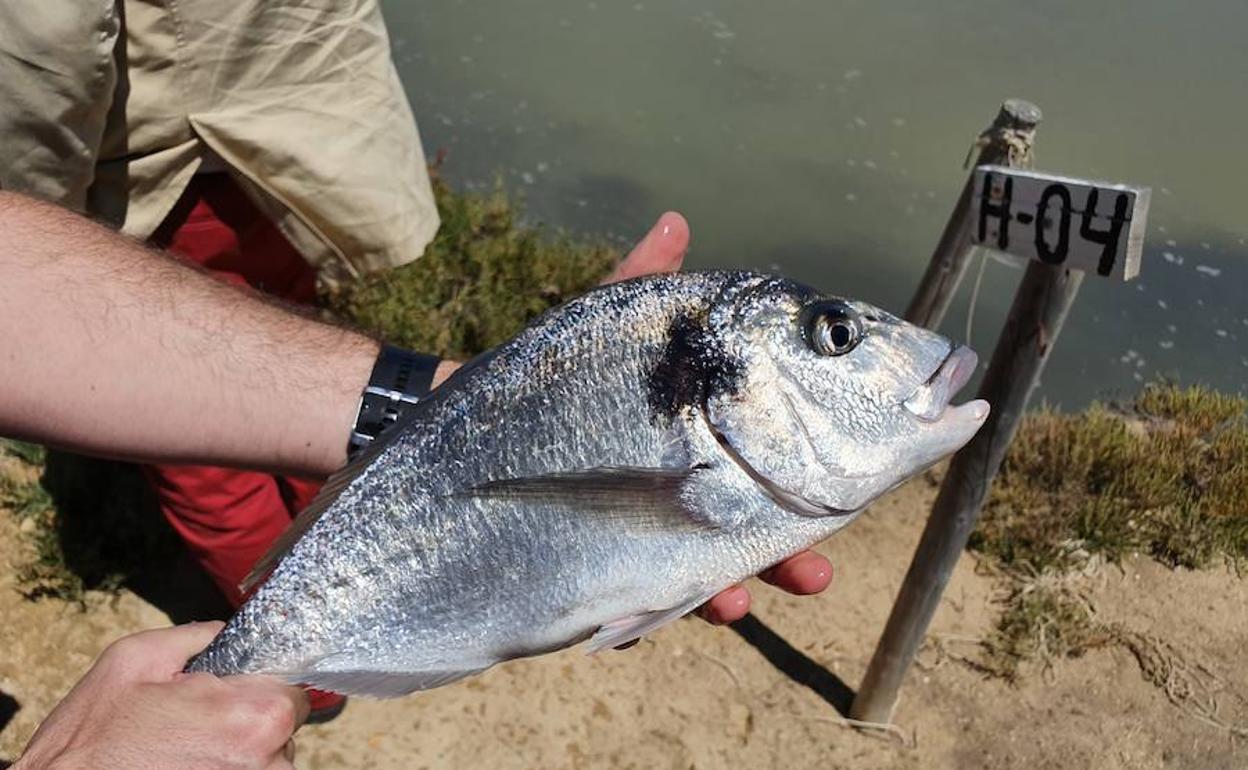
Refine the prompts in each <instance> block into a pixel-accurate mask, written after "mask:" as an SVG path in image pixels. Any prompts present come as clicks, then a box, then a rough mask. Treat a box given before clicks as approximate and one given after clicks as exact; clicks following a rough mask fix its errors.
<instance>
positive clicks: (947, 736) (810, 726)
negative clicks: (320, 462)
mask: <svg viewBox="0 0 1248 770" xmlns="http://www.w3.org/2000/svg"><path fill="white" fill-rule="evenodd" d="M933 495H934V489H933V487H932V485H931V484H930V482H927V481H925V480H919V481H916V482H914V483H912V484H911V485H909V486H907V487H905V488H903V489H901V490H899V491H898V492H897V493H895V494H894V495H892V496H891V497H889V498H887V499H885V500H883V501H881V502H880V503H878V504H877V505H876V506H874V508H873V509H872V510H871V511H870V512H869V513H868V514H867V515H866V516H864V517H863V519H862V520H860V521H859V522H857V523H856V524H854V525H853V526H851V527H850V528H849V529H848V530H847V531H846V532H844V533H842V534H841V535H839V536H837V537H836V538H834V539H833V540H832V541H829V542H828V543H826V544H825V545H824V547H823V550H824V551H825V552H826V553H827V554H828V555H829V556H830V557H831V558H832V559H833V562H834V563H835V565H836V567H837V570H838V572H837V578H836V581H835V583H834V584H833V588H832V589H831V590H829V591H828V592H826V594H825V595H823V596H820V597H813V598H794V597H789V596H784V595H781V594H779V593H777V592H776V591H774V590H772V589H770V588H767V587H765V586H758V587H756V589H755V615H756V616H757V618H758V620H759V621H761V624H765V625H764V626H757V625H755V626H751V627H748V628H747V629H745V630H746V633H745V634H742V633H739V632H738V631H735V630H732V629H726V628H713V627H711V626H709V625H707V624H705V623H703V622H701V621H698V620H683V621H681V622H678V623H676V624H673V625H672V626H670V627H668V628H666V629H663V630H662V631H660V632H658V633H656V634H655V635H654V636H653V637H652V638H650V639H647V640H645V641H643V642H642V643H641V644H640V645H638V646H637V647H635V648H633V649H631V650H628V651H624V652H611V653H609V654H600V655H597V656H592V657H590V656H586V655H585V654H584V653H583V652H581V651H579V650H576V649H573V650H566V651H564V652H562V653H559V654H555V655H549V656H546V657H543V658H540V659H535V660H530V661H517V662H512V663H509V664H506V665H503V666H500V667H496V668H495V669H493V670H491V671H489V672H487V673H486V674H484V675H483V676H480V677H477V678H474V679H470V680H467V681H464V682H460V683H458V684H455V685H453V686H450V687H447V688H443V689H440V690H436V691H432V692H428V693H424V694H418V695H415V696H410V697H407V698H404V699H401V700H398V701H388V702H377V701H372V702H368V701H361V700H354V701H352V703H351V704H350V705H349V707H348V708H347V710H346V712H345V713H344V714H343V715H342V716H341V717H340V718H339V719H338V720H337V721H336V722H334V723H332V724H329V725H324V726H318V727H312V728H305V729H304V730H303V731H301V732H300V733H299V735H298V736H297V743H298V746H299V757H298V765H299V766H300V767H301V768H304V769H305V770H331V769H332V768H377V769H378V770H381V769H383V768H412V769H416V768H481V767H489V768H500V769H501V768H596V767H612V768H672V769H673V770H689V769H690V768H699V769H709V768H729V767H733V768H735V767H750V768H761V767H777V768H815V767H818V768H822V769H827V768H840V767H846V768H848V767H853V768H856V769H859V770H866V769H867V768H894V767H898V768H919V767H922V768H966V767H993V768H996V767H1001V768H1005V767H1021V766H1026V767H1032V768H1047V767H1054V768H1057V767H1060V768H1093V767H1095V768H1154V767H1176V768H1178V767H1181V768H1242V767H1245V766H1248V740H1245V739H1244V738H1236V737H1234V736H1233V735H1232V733H1231V732H1230V731H1228V730H1226V729H1225V728H1223V727H1218V726H1216V725H1213V724H1210V723H1209V722H1208V721H1206V720H1205V719H1202V718H1201V714H1203V715H1205V716H1206V717H1207V716H1208V715H1210V714H1212V715H1213V716H1214V717H1215V718H1216V719H1220V720H1222V721H1224V722H1227V723H1232V724H1237V725H1241V726H1248V702H1246V698H1248V667H1245V666H1244V665H1243V663H1242V662H1241V659H1242V649H1243V644H1244V642H1245V640H1248V582H1245V581H1244V580H1241V579H1239V578H1237V577H1236V576H1234V575H1233V574H1231V573H1229V572H1227V571H1223V570H1219V571H1213V572H1205V573H1186V572H1171V571H1169V570H1166V569H1164V568H1162V567H1160V566H1158V565H1156V564H1155V563H1153V562H1151V561H1147V560H1143V559H1136V560H1132V561H1130V562H1128V563H1126V564H1125V565H1123V567H1122V568H1118V567H1107V568H1105V569H1103V570H1101V571H1100V572H1099V573H1098V574H1097V575H1096V576H1094V577H1092V578H1089V580H1090V581H1091V582H1092V583H1093V584H1094V588H1093V593H1092V596H1093V600H1094V602H1095V605H1096V607H1097V608H1098V611H1099V612H1100V613H1101V614H1102V616H1103V617H1105V618H1107V619H1110V620H1116V621H1119V622H1121V623H1122V624H1123V626H1124V627H1126V628H1128V629H1130V630H1132V631H1134V632H1137V633H1143V634H1149V635H1151V637H1152V638H1155V639H1158V640H1160V641H1161V642H1162V644H1163V649H1164V650H1165V655H1163V656H1162V658H1161V660H1160V661H1153V666H1152V669H1151V670H1153V671H1154V672H1156V671H1158V670H1159V666H1160V670H1161V672H1162V673H1161V674H1160V675H1159V676H1160V677H1161V678H1162V679H1165V678H1166V677H1169V679H1170V682H1171V691H1172V694H1175V691H1176V689H1178V690H1181V689H1182V687H1183V686H1185V684H1190V683H1191V682H1193V681H1194V682H1196V683H1197V684H1198V685H1199V687H1198V688H1197V690H1198V691H1196V692H1191V691H1188V692H1186V693H1185V694H1186V696H1190V697H1188V699H1187V700H1185V701H1182V702H1183V703H1185V704H1186V705H1184V706H1176V705H1175V704H1174V703H1172V701H1171V699H1169V698H1168V697H1167V695H1166V693H1165V692H1164V691H1163V689H1162V688H1161V687H1159V686H1158V685H1156V684H1154V683H1152V682H1150V681H1148V680H1146V678H1145V677H1144V676H1143V675H1142V673H1141V666H1140V663H1139V662H1138V661H1137V657H1136V655H1134V654H1132V653H1131V652H1130V651H1128V650H1126V649H1124V648H1122V647H1117V646H1114V647H1107V648H1104V649H1098V650H1094V651H1092V652H1090V653H1088V654H1087V655H1085V656H1084V657H1082V658H1078V659H1073V660H1065V661H1060V662H1059V663H1058V664H1057V665H1056V666H1054V667H1053V668H1052V669H1051V670H1049V671H1048V673H1047V674H1046V673H1043V672H1041V671H1039V670H1031V671H1029V672H1028V674H1027V675H1026V676H1025V677H1024V678H1023V679H1022V681H1021V683H1020V684H1018V685H1009V684H1006V683H1004V682H1002V681H999V680H994V679H987V678H985V677H984V676H983V675H982V674H980V673H977V672H976V671H975V670H974V669H973V668H972V667H971V666H968V665H966V664H965V663H963V662H960V661H959V660H957V658H958V657H959V656H967V657H974V655H975V652H976V650H975V643H974V640H976V639H979V638H982V637H983V636H985V635H986V634H987V633H988V632H989V631H990V629H991V625H992V622H993V619H994V617H995V613H996V608H995V606H994V598H996V597H997V596H998V592H999V590H1000V589H999V585H998V584H997V583H996V582H995V581H994V580H993V579H992V578H991V577H988V576H986V575H983V574H979V572H981V571H979V570H977V569H976V563H975V560H974V559H973V558H972V557H970V556H967V557H964V558H963V560H962V562H961V564H960V565H959V568H958V570H957V572H956V574H955V575H954V577H953V580H952V583H951V585H950V589H949V591H948V592H947V594H946V597H945V600H944V603H943V605H942V607H941V609H940V612H939V614H938V615H937V618H936V621H935V624H934V627H933V629H932V636H931V637H930V638H929V645H928V647H926V648H925V651H924V653H923V655H922V656H921V664H922V665H921V666H920V667H919V668H918V669H916V670H915V671H914V672H913V674H912V675H911V678H910V680H909V681H908V685H907V687H906V689H905V691H904V694H903V698H902V701H901V704H900V706H899V708H898V711H897V714H896V717H895V722H896V724H897V725H898V727H899V731H898V732H899V735H898V736H887V735H885V736H883V737H882V736H881V735H878V734H866V733H862V732H859V731H856V730H854V729H852V728H849V727H846V726H845V725H844V724H843V723H842V721H841V719H840V717H839V716H838V715H837V712H836V711H835V710H834V708H833V707H832V706H831V705H830V704H829V700H832V701H835V700H836V699H837V698H838V697H840V696H843V695H844V687H845V686H846V685H848V686H851V687H852V686H855V685H856V684H857V682H858V681H859V679H860V678H861V676H862V673H863V671H864V669H865V666H866V663H867V660H868V658H869V656H870V653H871V650H872V647H873V645H874V643H875V640H876V637H877V635H878V633H879V631H880V629H881V628H882V626H883V623H884V619H885V617H886V616H887V613H888V610H889V606H890V603H891V601H892V598H893V596H894V594H895V592H896V590H897V587H898V585H899V583H900V580H901V577H902V574H903V573H904V571H905V569H906V566H907V563H908V561H909V557H910V553H911V550H912V548H913V546H914V543H915V541H916V540H917V537H918V533H919V529H920V527H921V524H922V520H923V516H924V515H925V513H926V510H927V506H928V505H929V504H930V501H931V499H932V497H933ZM16 541H17V538H16V530H15V526H14V524H13V517H11V516H6V515H0V563H4V564H7V563H11V562H12V561H13V560H14V559H17V558H20V554H19V552H18V550H17V547H16V546H15V542H16ZM11 574H12V570H11V569H5V570H3V574H2V575H0V615H2V617H3V619H4V622H3V625H2V626H0V650H3V652H2V653H0V692H2V693H3V694H4V696H7V697H5V698H0V726H2V729H0V759H12V758H13V757H14V756H15V755H16V754H17V752H18V751H19V750H20V747H21V746H22V745H23V743H24V742H25V741H26V739H27V738H28V737H29V735H30V734H31V732H32V731H33V729H34V727H35V726H36V724H37V723H38V721H39V719H40V718H41V717H42V716H43V715H44V714H46V712H47V711H48V710H49V709H50V708H51V706H52V705H53V704H54V703H55V701H56V700H57V699H58V698H59V697H60V695H61V694H63V693H64V692H65V691H66V690H67V689H68V687H69V686H70V685H71V683H72V682H73V681H74V680H75V679H76V678H77V676H79V674H81V672H82V671H83V670H84V669H85V668H86V667H87V666H88V665H89V663H90V661H91V660H92V658H93V657H94V656H95V655H96V654H97V653H98V652H99V651H100V650H101V649H102V648H103V647H104V646H105V645H106V644H107V643H108V642H109V641H111V640H112V639H114V638H116V637H118V636H120V635H122V634H124V633H127V632H129V631H133V630H138V629H142V628H150V627H154V626H159V625H162V624H165V623H166V622H167V619H166V616H165V615H164V614H162V613H161V612H160V611H159V610H157V609H156V608H155V607H153V606H152V605H150V604H147V603H146V602H145V601H143V600H142V599H140V598H139V597H138V596H137V595H135V594H134V593H131V592H128V591H127V592H123V593H122V594H121V595H120V596H119V597H116V598H109V597H103V596H94V597H92V598H91V599H90V601H89V602H88V606H87V609H86V611H81V610H80V609H78V608H77V607H75V606H70V605H65V604H63V603H57V602H52V601H43V602H29V601H26V600H24V599H23V598H22V597H21V596H20V595H19V594H18V593H17V591H16V590H15V588H14V585H13V580H12V578H11ZM765 628H770V629H771V630H772V631H774V632H775V634H778V635H780V636H781V637H783V640H786V641H787V644H788V645H791V648H789V649H788V652H787V658H785V655H786V653H784V652H783V651H781V652H777V650H778V649H781V648H783V647H784V645H783V643H781V644H780V647H777V644H776V642H775V640H774V639H772V640H771V641H770V642H769V643H766V644H762V646H763V647H764V648H766V649H768V650H770V657H771V659H772V660H778V661H779V662H780V663H781V664H782V665H783V666H784V668H787V669H789V670H790V671H793V672H795V673H796V675H797V679H795V678H794V677H793V676H790V674H789V673H786V671H785V670H783V669H782V668H780V667H778V666H777V665H775V664H773V662H772V660H769V659H768V657H767V656H766V655H765V654H764V652H762V651H760V649H759V648H758V647H756V646H755V645H754V644H751V643H750V641H748V640H747V639H746V636H749V637H751V638H753V639H755V640H756V641H757V639H758V637H760V636H765V635H766V631H765ZM932 639H935V640H937V641H936V643H935V644H932V643H930V642H931V640H932ZM1165 645H1168V646H1165ZM938 647H939V648H940V649H938ZM941 649H943V650H945V651H947V652H948V653H951V654H942V653H941ZM1170 664H1172V665H1171V667H1170V668H1165V666H1166V665H1170ZM798 680H802V681H798ZM803 682H806V683H809V686H808V684H806V683H803ZM1189 690H1190V688H1189ZM821 692H822V693H824V694H825V695H826V696H827V698H828V700H825V698H824V697H822V696H821V695H820V693H821ZM1178 694H1180V695H1183V694H1184V693H1178ZM14 701H15V702H16V703H14ZM1192 703H1198V704H1200V708H1194V707H1193V706H1192V705H1191V704H1192ZM5 704H8V705H7V708H6V707H5ZM15 707H16V709H17V710H16V712H15V713H13V709H14V708H15ZM1201 709H1203V711H1202V710H1201ZM6 719H7V724H5V720H6Z"/></svg>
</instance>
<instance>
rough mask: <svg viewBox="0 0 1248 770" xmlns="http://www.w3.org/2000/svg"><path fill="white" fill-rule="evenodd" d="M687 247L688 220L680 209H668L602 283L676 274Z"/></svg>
mask: <svg viewBox="0 0 1248 770" xmlns="http://www.w3.org/2000/svg"><path fill="white" fill-rule="evenodd" d="M688 248H689V223H688V222H687V221H686V220H685V218H684V216H682V215H681V214H680V213H679V212H676V211H668V212H665V213H664V214H663V215H662V216H660V217H659V219H658V221H657V222H655V223H654V226H653V227H651V228H650V231H649V232H648V233H646V234H645V236H644V237H642V239H641V240H640V241H638V242H637V245H636V246H634V247H633V250H632V251H630V252H629V253H628V255H627V256H625V257H624V259H622V260H620V264H618V265H616V266H615V270H612V271H611V274H610V275H608V276H607V277H606V278H605V279H604V280H603V284H604V285H605V284H608V283H615V282H617V281H627V280H628V279H630V278H637V277H640V276H643V275H651V274H653V273H674V272H676V271H677V270H679V269H680V265H681V262H683V261H684V259H685V252H686V251H687V250H688Z"/></svg>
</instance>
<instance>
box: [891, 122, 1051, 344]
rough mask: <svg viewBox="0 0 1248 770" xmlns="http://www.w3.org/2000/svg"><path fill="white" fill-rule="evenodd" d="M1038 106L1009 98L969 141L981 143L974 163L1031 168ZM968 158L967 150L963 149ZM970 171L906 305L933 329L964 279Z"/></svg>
mask: <svg viewBox="0 0 1248 770" xmlns="http://www.w3.org/2000/svg"><path fill="white" fill-rule="evenodd" d="M1040 118H1041V115H1040V108H1039V107H1037V106H1036V105H1034V104H1032V103H1031V102H1027V101H1023V100H1022V99H1007V100H1006V101H1005V103H1004V104H1002V105H1001V110H1000V111H999V112H998V113H997V117H996V120H994V121H992V125H991V126H989V127H988V128H987V129H985V130H984V132H983V133H982V134H980V135H979V138H978V139H977V140H976V141H975V146H973V147H971V152H972V153H973V152H974V151H975V147H979V148H980V149H979V159H978V160H977V161H976V162H975V165H976V166H982V165H985V164H995V165H1001V166H1009V167H1011V168H1031V163H1032V143H1033V142H1034V141H1035V136H1036V126H1037V125H1038V124H1039V123H1040ZM967 160H968V161H969V160H970V154H969V153H968V154H967ZM973 184H974V175H973V174H972V175H971V176H970V177H968V178H967V180H966V184H965V185H963V186H962V194H961V195H959V196H958V203H957V205H956V206H955V207H954V210H953V215H952V216H951V217H949V221H948V222H947V223H946V224H945V230H944V232H943V233H941V236H940V242H939V243H937V244H936V251H934V252H933V253H932V259H931V261H930V262H928V264H927V271H926V272H925V273H924V274H923V280H922V281H920V282H919V288H918V290H917V291H916V292H915V293H914V297H913V298H912V299H911V300H910V304H909V306H907V307H906V320H907V321H909V322H910V323H913V324H918V325H919V326H924V327H927V328H928V329H935V328H936V327H937V326H940V322H941V321H942V320H943V319H944V317H945V312H946V311H947V310H948V309H949V303H950V302H951V301H953V295H954V293H955V292H956V291H957V290H958V284H960V283H961V282H962V276H963V275H964V274H965V273H966V267H967V265H969V264H970V260H971V196H972V194H973V191H972V189H971V188H972V187H973Z"/></svg>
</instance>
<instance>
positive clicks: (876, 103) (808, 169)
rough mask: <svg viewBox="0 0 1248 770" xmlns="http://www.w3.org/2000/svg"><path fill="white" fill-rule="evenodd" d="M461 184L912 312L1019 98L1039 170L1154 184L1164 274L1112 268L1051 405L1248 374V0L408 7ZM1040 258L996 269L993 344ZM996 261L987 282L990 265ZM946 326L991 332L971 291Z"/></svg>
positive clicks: (406, 60)
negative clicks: (982, 148) (976, 158)
mask: <svg viewBox="0 0 1248 770" xmlns="http://www.w3.org/2000/svg"><path fill="white" fill-rule="evenodd" d="M383 5H384V6H385V10H386V12H387V19H388V22H389V25H390V28H391V33H392V35H393V37H394V42H395V48H396V51H395V56H396V58H397V60H398V62H399V68H400V72H401V73H402V76H403V79H404V82H405V83H406V85H407V88H408V92H409V94H410V96H411V99H412V103H413V105H414V107H415V110H416V113H417V116H418V118H419V120H420V122H421V128H422V131H423V134H424V139H425V144H426V146H427V148H429V149H430V150H431V151H433V150H437V149H439V148H443V149H446V150H448V151H449V154H450V157H449V163H448V170H449V176H450V177H451V178H453V179H455V180H457V181H459V182H460V183H466V184H479V185H485V186H488V185H490V184H492V182H493V179H494V177H495V174H501V175H502V178H503V180H504V182H505V183H506V184H507V185H508V186H509V187H511V188H513V189H518V190H522V191H523V194H524V195H525V196H526V198H527V201H528V211H529V212H530V214H531V215H532V216H533V217H534V218H535V219H540V220H542V221H544V222H547V223H549V224H552V225H556V226H561V227H566V228H570V229H574V230H582V231H595V232H607V233H611V234H614V235H616V236H618V237H620V238H631V237H633V236H635V235H638V234H640V233H641V232H642V231H643V230H644V229H645V227H646V226H647V225H648V224H649V223H650V222H651V221H652V220H653V218H654V217H655V216H656V215H657V214H659V213H660V212H661V211H663V210H664V209H668V208H675V209H678V210H681V211H683V212H684V213H685V214H686V215H687V216H688V217H689V219H690V222H691V223H692V225H693V229H694V248H693V251H692V253H691V256H690V259H689V263H688V264H689V265H690V266H691V267H696V268H706V267H732V266H741V267H752V268H758V269H764V270H773V271H779V272H782V273H784V274H786V275H790V276H792V277H795V278H798V279H801V280H804V281H807V282H810V283H812V284H815V285H818V286H821V287H824V288H827V289H830V290H833V291H836V292H838V293H844V294H848V295H853V296H858V297H861V298H863V299H868V300H870V301H873V302H875V303H877V304H880V305H882V306H884V307H887V308H889V309H892V310H895V311H900V310H902V309H903V308H904V307H905V304H906V302H907V300H908V299H909V297H910V294H911V292H912V291H913V289H914V286H915V285H916V283H917V281H918V279H919V276H920V275H921V273H922V270H923V267H924V265H925V264H926V262H927V259H928V256H929V254H930V251H931V248H932V247H933V246H934V244H935V242H936V239H937V237H938V235H939V233H940V230H941V228H942V226H943V224H944V222H945V219H946V218H947V217H948V214H949V212H950V210H951V209H952V206H953V202H954V199H955V198H956V195H957V192H958V190H959V189H960V186H961V184H962V181H963V179H964V178H965V172H964V171H962V170H961V166H960V164H961V162H962V160H963V158H964V156H965V154H966V151H967V148H968V146H969V144H970V142H971V140H972V138H973V137H974V136H975V134H976V133H977V132H978V131H979V130H980V129H982V128H983V127H984V126H985V125H987V124H988V122H990V121H991V119H992V117H993V115H994V114H995V112H996V109H997V106H998V104H999V103H1000V101H1001V100H1002V99H1003V98H1005V97H1009V96H1019V97H1023V98H1027V99H1030V100H1032V101H1034V102H1036V103H1037V104H1039V105H1040V106H1041V107H1042V108H1043V109H1044V112H1045V117H1046V121H1045V123H1044V125H1043V126H1042V127H1041V130H1040V132H1039V137H1038V143H1037V149H1038V163H1037V167H1038V168H1039V169H1041V170H1045V171H1053V172H1061V173H1069V174H1072V175H1076V176H1087V177H1093V178H1104V179H1109V180H1112V181H1119V182H1127V183H1133V184H1140V185H1148V186H1151V187H1152V188H1153V191H1154V193H1153V204H1152V209H1151V213H1150V216H1149V228H1148V239H1147V245H1146V249H1145V255H1144V264H1143V270H1142V274H1141V277H1140V278H1139V279H1138V280H1136V281H1134V282H1132V283H1129V284H1122V283H1117V284H1114V283H1111V282H1109V281H1108V280H1106V279H1102V278H1097V277H1089V278H1088V280H1087V281H1086V282H1085V285H1084V289H1083V291H1082V293H1081V295H1080V297H1079V300H1078V302H1077V305H1076V309H1075V312H1074V314H1073V316H1072V317H1071V319H1070V321H1069V323H1068V325H1067V327H1066V330H1065V332H1064V333H1063V337H1062V339H1061V341H1060V343H1059V345H1058V348H1057V350H1056V352H1055V354H1054V356H1053V358H1052V359H1051V361H1050V364H1049V370H1048V372H1047V373H1046V378H1045V382H1044V384H1043V387H1042V395H1043V396H1044V397H1046V398H1047V399H1049V400H1050V401H1054V402H1058V403H1060V404H1062V405H1063V406H1066V407H1075V406H1079V405H1081V404H1083V403H1085V402H1086V401H1087V400H1089V399H1091V398H1093V397H1097V396H1104V395H1112V394H1114V393H1119V392H1125V391H1132V390H1134V389H1135V388H1136V387H1137V382H1138V381H1140V380H1144V379H1150V378H1154V377H1157V376H1170V377H1177V378H1179V379H1180V380H1181V381H1183V382H1196V381H1202V382H1206V383H1209V384H1211V385H1214V386H1217V387H1219V388H1223V389H1226V390H1231V391H1243V390H1244V389H1245V383H1248V344H1246V341H1248V266H1246V265H1245V261H1246V260H1248V194H1246V193H1245V192H1244V184H1245V179H1246V177H1248V147H1246V146H1245V145H1246V143H1245V140H1244V135H1245V132H1246V131H1248V42H1246V41H1245V37H1248V3H1245V2H1243V0H1208V1H1207V2H1201V3H1184V4H1180V3H1175V2H1162V1H1161V0H1140V1H1137V2H1130V3H1128V2H1095V3H1089V2H1050V3H1020V2H999V1H998V2H989V1H988V0H982V1H972V0H956V2H940V3H933V2H926V1H924V0H907V1H906V2H868V1H866V0H861V1H858V2H838V3H828V2H814V1H813V0H811V1H807V2H799V1H798V0H771V2H765V3H764V2H757V0H755V1H754V2H747V1H746V0H696V1H695V0H669V1H668V2H659V1H658V0H643V2H612V1H609V0H597V1H596V2H592V1H591V2H586V0H543V2H534V1H533V0H473V2H464V1H462V0H461V2H442V3H410V2H405V1H404V0H389V1H388V2H384V3H383ZM1019 275H1020V272H1019V271H1018V270H1017V269H1014V268H1010V267H1007V266H1004V265H1001V264H998V263H996V262H993V261H989V262H988V264H987V267H986V270H985V274H984V279H983V286H982V289H981V291H980V296H979V298H978V301H977V303H976V307H975V314H974V328H973V329H972V335H971V337H972V343H973V344H974V345H975V346H976V347H977V348H978V349H979V350H980V351H981V353H984V354H985V357H986V354H987V353H988V352H990V351H991V347H992V341H993V340H994V339H995V336H996V331H997V329H998V328H999V327H1000V324H1001V321H1002V318H1003V316H1004V313H1005V309H1006V308H1007V307H1008V305H1009V300H1010V297H1011V295H1012V293H1013V289H1014V285H1015V284H1016V282H1017V279H1018V277H1019ZM973 277H974V275H973V273H972V275H971V278H972V279H973ZM971 283H972V281H971V280H968V281H967V282H966V284H967V285H966V286H964V287H963V292H962V297H961V298H960V300H959V302H958V304H957V305H955V306H954V308H953V309H952V310H951V311H950V314H949V317H948V319H947V322H946V329H945V330H946V331H947V332H948V333H950V334H952V335H954V336H957V337H959V338H964V337H965V335H966V318H967V308H968V305H969V303H968V295H969V285H970V284H971Z"/></svg>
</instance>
